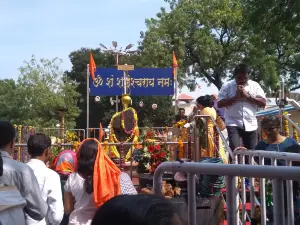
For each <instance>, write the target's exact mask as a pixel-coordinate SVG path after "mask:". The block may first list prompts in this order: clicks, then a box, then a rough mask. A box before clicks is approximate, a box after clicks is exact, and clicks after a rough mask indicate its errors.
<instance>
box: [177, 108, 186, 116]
mask: <svg viewBox="0 0 300 225" xmlns="http://www.w3.org/2000/svg"><path fill="white" fill-rule="evenodd" d="M178 111H179V115H180V116H181V117H183V116H185V109H184V108H180V109H179V110H178Z"/></svg>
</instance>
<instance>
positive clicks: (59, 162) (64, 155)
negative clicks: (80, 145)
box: [52, 150, 77, 180]
mask: <svg viewBox="0 0 300 225" xmlns="http://www.w3.org/2000/svg"><path fill="white" fill-rule="evenodd" d="M76 165H77V158H76V153H75V152H74V151H72V150H64V151H62V152H60V153H59V155H58V156H57V157H56V158H55V159H54V161H53V168H52V169H53V170H55V171H56V172H57V173H58V174H59V175H60V178H61V179H62V180H66V179H67V178H68V176H69V175H70V174H71V173H73V172H75V168H76Z"/></svg>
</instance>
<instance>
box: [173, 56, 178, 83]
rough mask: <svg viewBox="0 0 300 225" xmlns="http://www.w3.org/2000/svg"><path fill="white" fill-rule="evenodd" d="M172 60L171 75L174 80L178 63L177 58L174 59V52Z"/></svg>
mask: <svg viewBox="0 0 300 225" xmlns="http://www.w3.org/2000/svg"><path fill="white" fill-rule="evenodd" d="M172 58H173V75H174V78H176V76H177V67H178V63H177V58H176V55H175V52H174V51H173V55H172Z"/></svg>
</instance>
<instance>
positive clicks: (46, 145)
mask: <svg viewBox="0 0 300 225" xmlns="http://www.w3.org/2000/svg"><path fill="white" fill-rule="evenodd" d="M27 148H28V153H29V155H30V156H31V158H35V159H40V160H42V161H44V162H45V163H46V162H47V161H48V160H49V159H50V157H51V139H50V137H49V136H47V135H46V134H43V133H37V134H34V135H32V136H30V137H29V139H28V142H27Z"/></svg>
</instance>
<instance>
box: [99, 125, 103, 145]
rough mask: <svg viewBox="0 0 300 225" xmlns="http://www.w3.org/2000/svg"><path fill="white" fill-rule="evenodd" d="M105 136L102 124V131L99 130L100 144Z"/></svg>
mask: <svg viewBox="0 0 300 225" xmlns="http://www.w3.org/2000/svg"><path fill="white" fill-rule="evenodd" d="M103 136H104V132H103V128H102V124H101V123H100V129H99V141H100V143H101V142H102V139H103Z"/></svg>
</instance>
